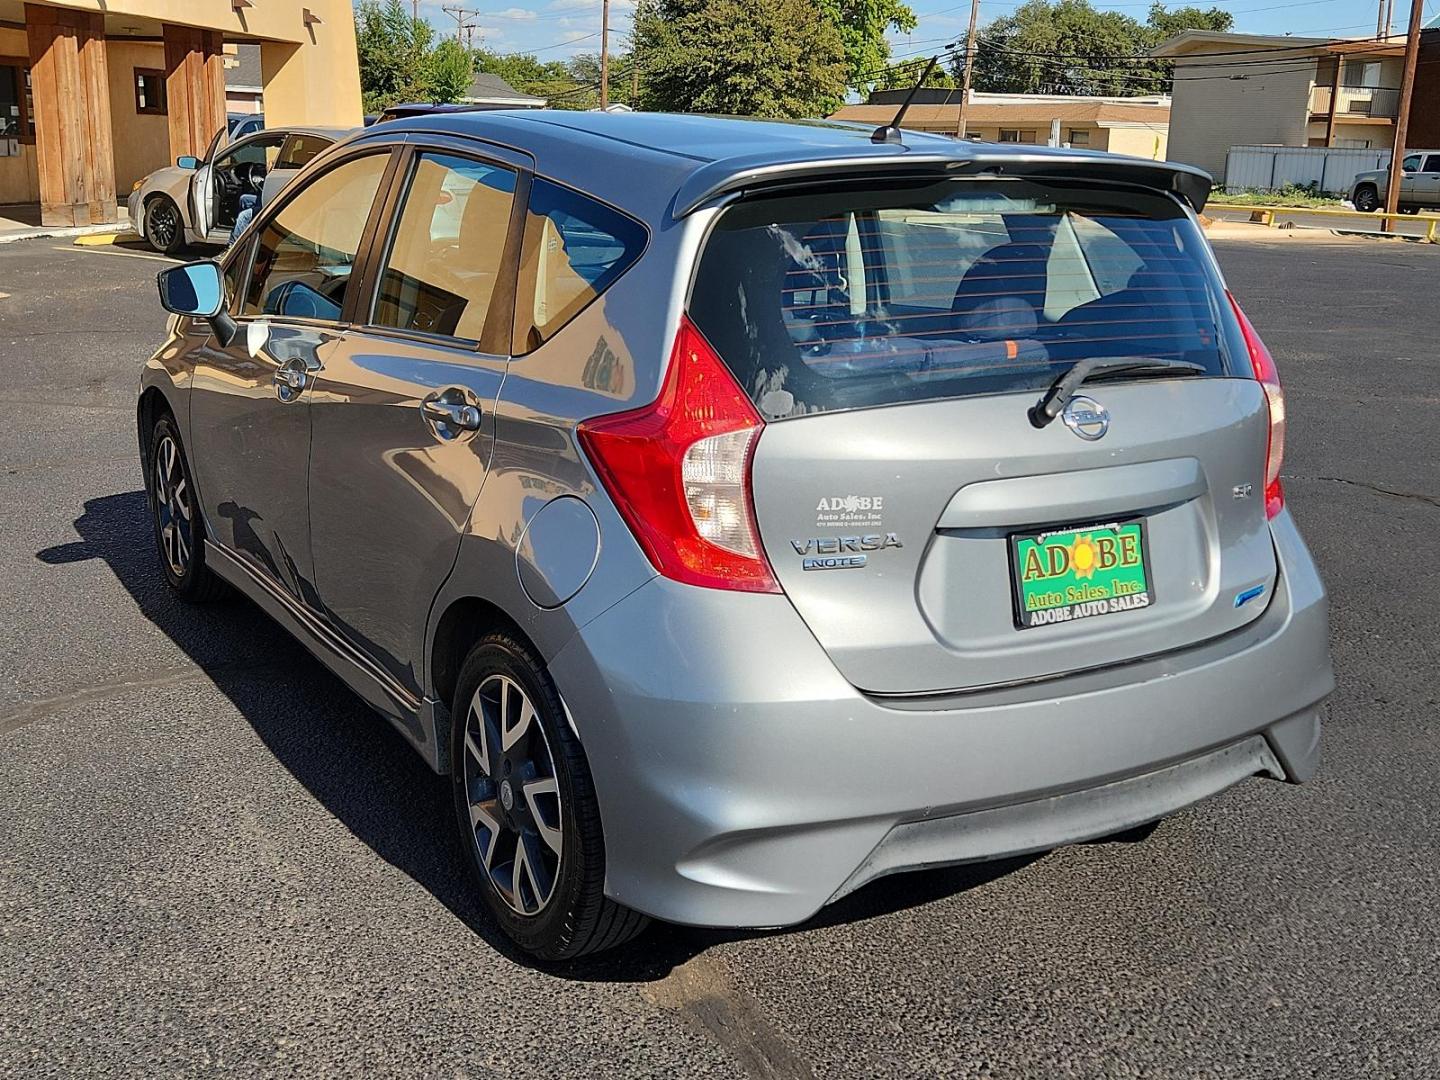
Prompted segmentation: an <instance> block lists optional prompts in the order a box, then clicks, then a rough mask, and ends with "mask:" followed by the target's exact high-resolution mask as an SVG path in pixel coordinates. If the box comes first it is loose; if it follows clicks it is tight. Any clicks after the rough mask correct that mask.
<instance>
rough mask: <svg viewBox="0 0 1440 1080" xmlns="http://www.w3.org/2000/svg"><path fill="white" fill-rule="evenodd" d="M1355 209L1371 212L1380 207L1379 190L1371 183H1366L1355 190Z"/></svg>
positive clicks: (1365, 212)
mask: <svg viewBox="0 0 1440 1080" xmlns="http://www.w3.org/2000/svg"><path fill="white" fill-rule="evenodd" d="M1355 209H1356V210H1359V211H1360V212H1361V213H1362V214H1373V213H1374V212H1375V211H1376V210H1379V209H1380V191H1379V189H1378V188H1376V187H1375V186H1374V185H1373V184H1366V185H1364V186H1363V187H1360V188H1356V190H1355Z"/></svg>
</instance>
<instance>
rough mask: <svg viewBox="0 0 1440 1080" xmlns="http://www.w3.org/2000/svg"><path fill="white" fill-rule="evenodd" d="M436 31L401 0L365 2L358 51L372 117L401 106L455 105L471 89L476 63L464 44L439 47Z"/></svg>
mask: <svg viewBox="0 0 1440 1080" xmlns="http://www.w3.org/2000/svg"><path fill="white" fill-rule="evenodd" d="M434 37H435V31H434V30H433V29H432V28H431V26H430V24H429V23H427V22H426V21H425V20H423V19H416V18H414V17H413V16H412V14H411V11H410V7H409V5H408V4H405V3H402V2H401V0H385V2H383V3H382V0H360V3H359V4H358V5H357V6H356V8H355V47H356V51H357V52H358V53H359V57H360V92H361V95H362V98H363V100H364V105H365V111H366V112H380V111H381V110H382V109H384V108H385V107H386V106H389V105H394V104H396V103H397V102H401V101H440V102H444V101H455V100H456V99H457V98H459V97H460V95H461V94H463V93H464V92H465V90H466V89H467V88H468V87H469V86H470V80H471V78H472V77H473V74H474V70H475V68H474V59H473V57H472V56H471V54H470V52H469V51H468V50H466V49H465V48H464V47H463V46H462V45H460V43H459V42H457V41H454V40H453V39H449V38H447V39H446V40H444V41H442V42H441V43H440V44H439V45H438V46H436V45H433V44H432V43H433V41H434Z"/></svg>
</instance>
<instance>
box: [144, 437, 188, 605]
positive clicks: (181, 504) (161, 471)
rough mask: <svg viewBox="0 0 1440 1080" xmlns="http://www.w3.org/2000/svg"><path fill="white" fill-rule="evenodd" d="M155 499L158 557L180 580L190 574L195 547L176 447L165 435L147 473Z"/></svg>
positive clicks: (182, 469)
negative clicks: (158, 543)
mask: <svg viewBox="0 0 1440 1080" xmlns="http://www.w3.org/2000/svg"><path fill="white" fill-rule="evenodd" d="M150 473H151V476H152V477H153V479H152V481H151V483H152V485H153V487H154V496H155V519H156V522H157V524H158V526H159V528H158V532H159V535H160V554H161V555H162V557H163V558H164V559H165V562H166V565H168V566H169V567H170V572H171V573H172V574H174V575H175V577H177V578H183V577H184V576H185V575H186V574H187V573H189V571H190V560H191V557H192V553H193V550H194V544H195V530H194V525H193V523H192V521H191V507H190V485H189V484H188V483H186V480H185V469H184V466H183V464H182V463H181V460H180V446H179V444H178V443H176V441H175V438H174V436H171V435H166V436H164V437H163V438H161V440H160V441H159V442H158V443H157V444H156V446H155V458H154V461H153V462H152V465H151V469H150Z"/></svg>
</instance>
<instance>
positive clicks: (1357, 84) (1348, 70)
mask: <svg viewBox="0 0 1440 1080" xmlns="http://www.w3.org/2000/svg"><path fill="white" fill-rule="evenodd" d="M1380 74H1381V68H1380V61H1379V60H1351V61H1349V62H1348V63H1347V64H1346V65H1345V69H1344V73H1343V75H1342V77H1341V80H1340V83H1341V85H1342V86H1348V87H1350V88H1351V89H1352V90H1353V89H1366V90H1373V89H1375V88H1376V87H1378V86H1379V85H1380Z"/></svg>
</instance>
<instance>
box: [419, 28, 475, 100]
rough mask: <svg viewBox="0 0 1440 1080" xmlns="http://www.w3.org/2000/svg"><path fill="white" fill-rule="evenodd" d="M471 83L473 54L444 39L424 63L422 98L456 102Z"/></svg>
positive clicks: (473, 74) (463, 47)
mask: <svg viewBox="0 0 1440 1080" xmlns="http://www.w3.org/2000/svg"><path fill="white" fill-rule="evenodd" d="M474 79H475V54H474V53H472V52H471V51H470V50H469V49H467V48H465V46H463V45H461V44H460V43H459V42H458V41H456V40H455V39H454V38H449V37H447V38H446V39H445V40H443V41H442V42H440V44H439V45H437V46H435V48H434V49H432V50H431V51H430V55H429V56H428V57H426V63H425V82H426V90H427V93H426V95H425V96H426V97H427V98H428V99H429V100H430V101H446V102H448V101H459V100H460V97H461V95H462V94H464V93H465V91H466V90H469V89H470V84H471V83H472V82H473V81H474Z"/></svg>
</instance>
